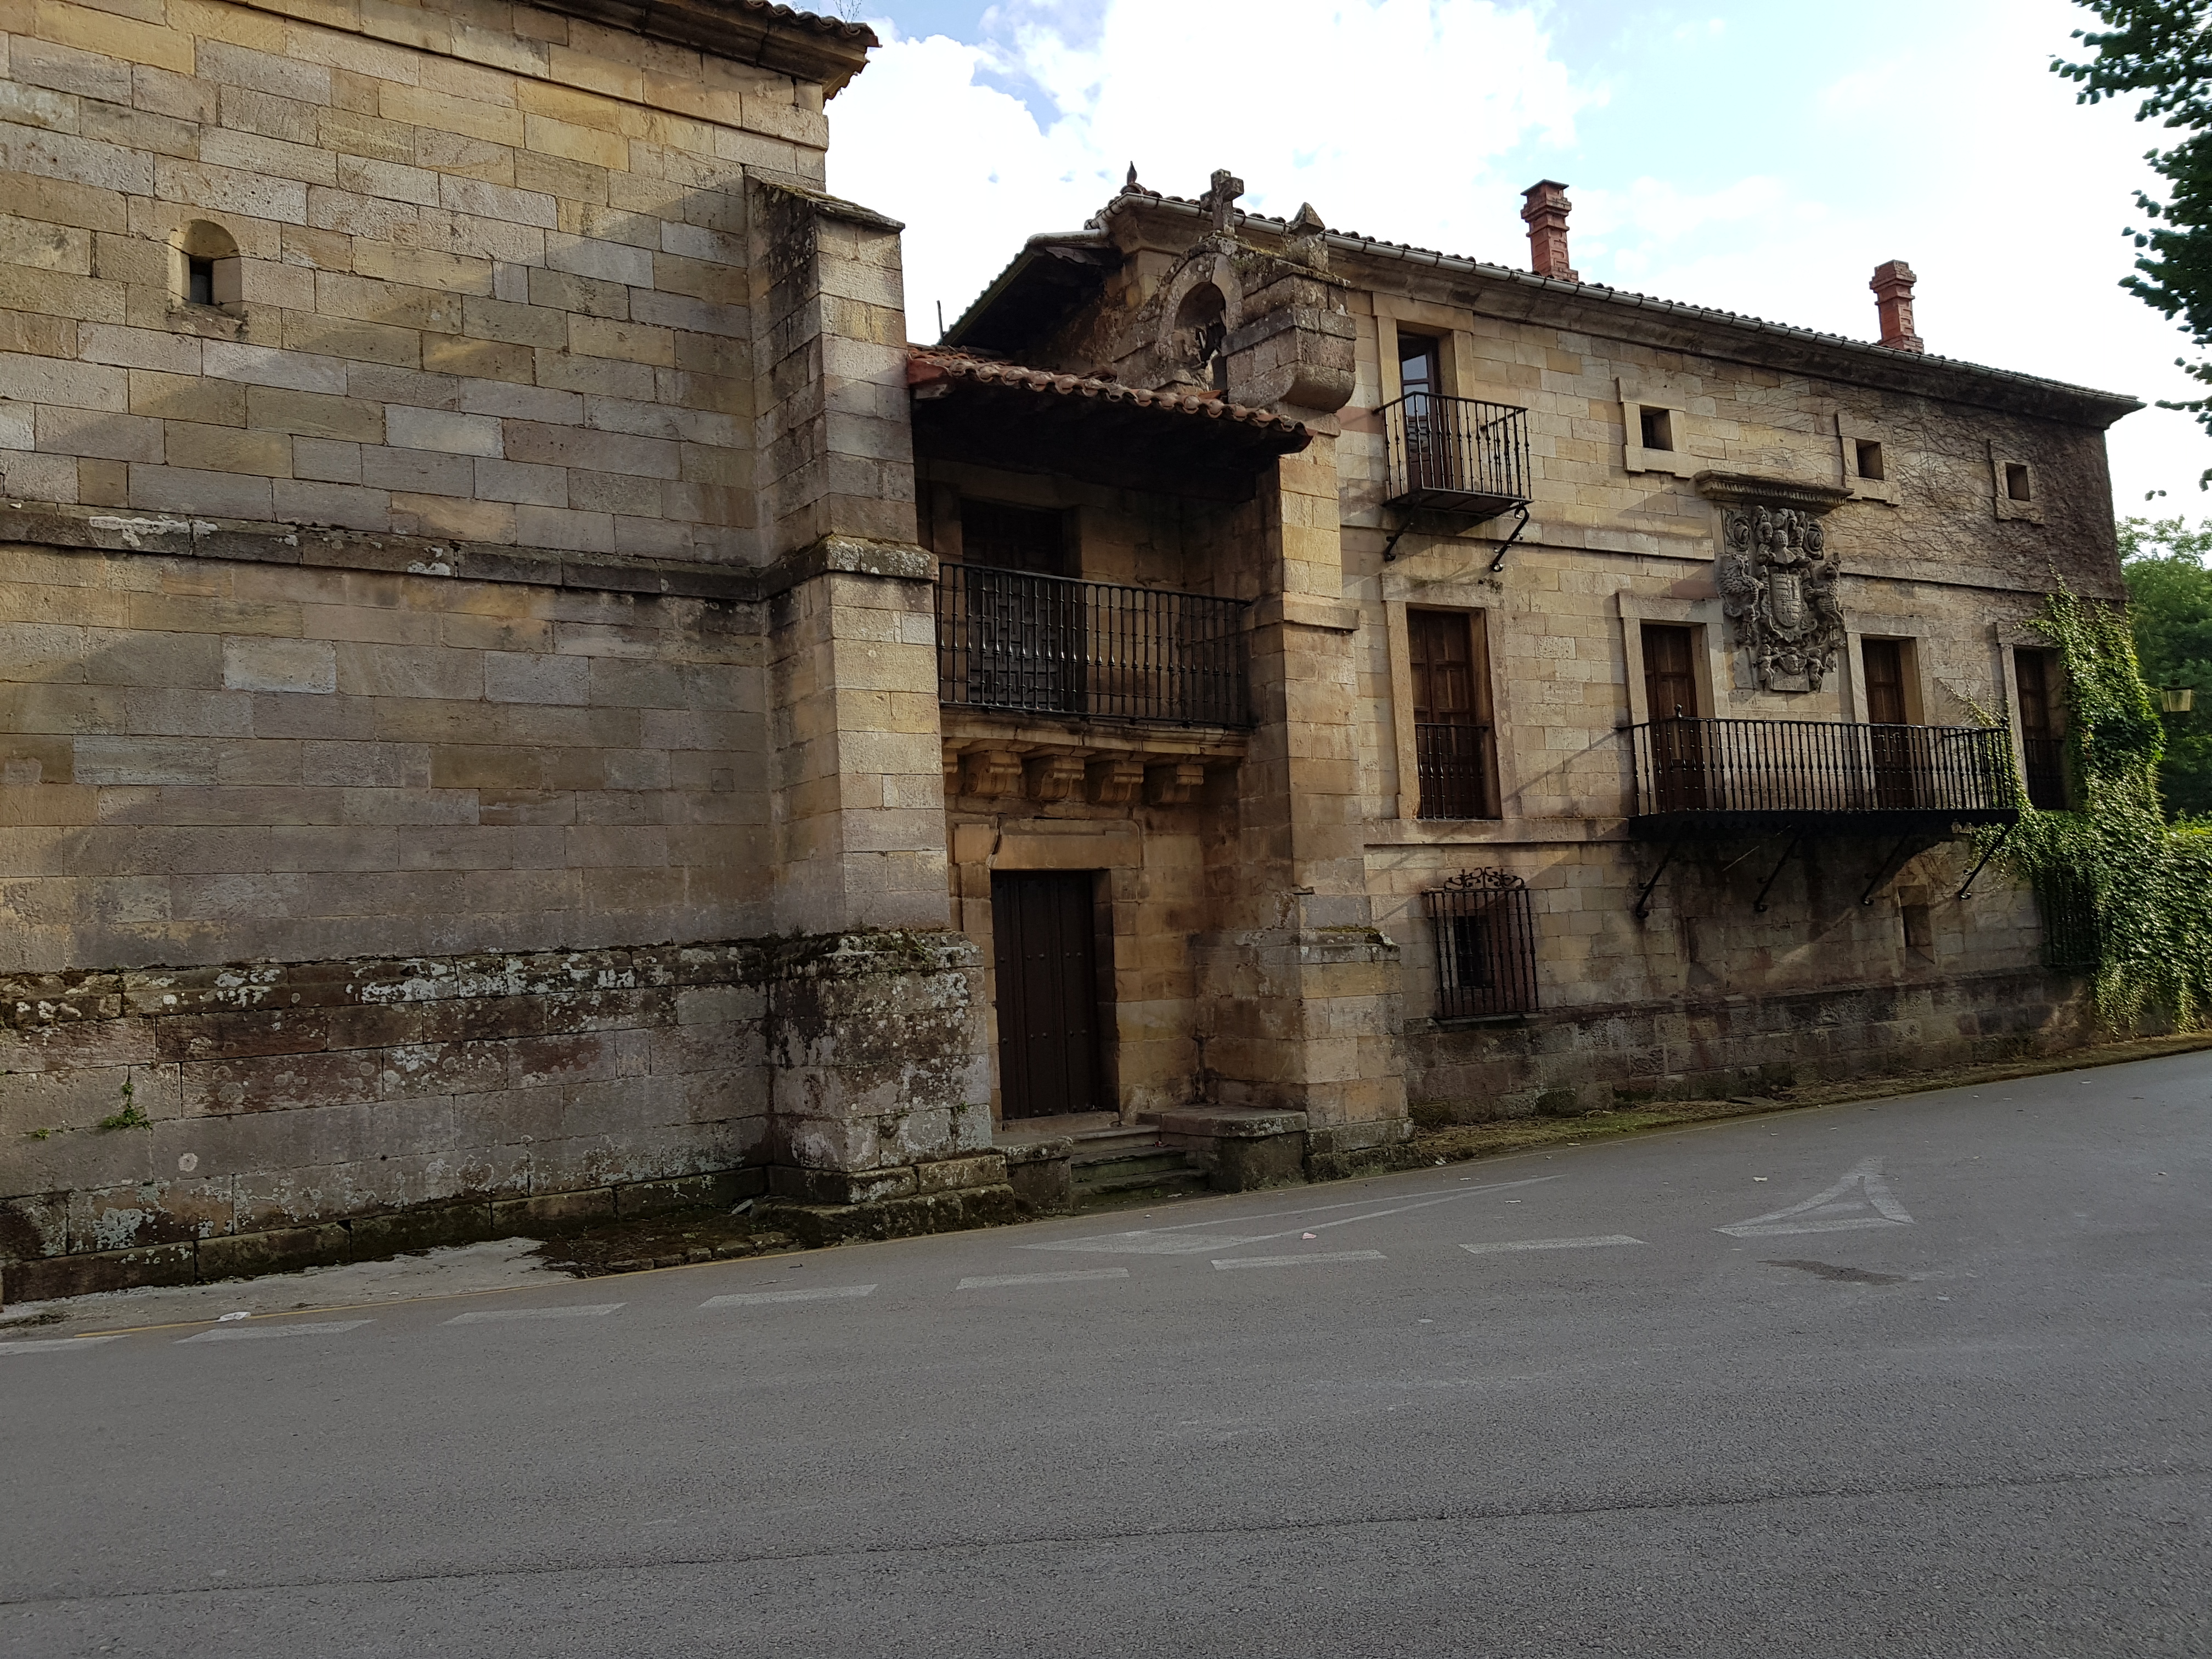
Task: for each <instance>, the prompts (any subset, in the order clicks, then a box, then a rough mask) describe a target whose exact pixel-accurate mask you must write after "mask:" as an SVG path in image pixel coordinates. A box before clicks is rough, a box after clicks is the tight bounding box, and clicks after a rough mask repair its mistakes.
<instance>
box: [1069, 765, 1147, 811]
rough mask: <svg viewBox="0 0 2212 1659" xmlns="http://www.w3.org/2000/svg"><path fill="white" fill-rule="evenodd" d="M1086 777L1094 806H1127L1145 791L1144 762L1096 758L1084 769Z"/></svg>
mask: <svg viewBox="0 0 2212 1659" xmlns="http://www.w3.org/2000/svg"><path fill="white" fill-rule="evenodd" d="M1084 777H1085V783H1086V785H1087V786H1088V787H1087V793H1089V795H1090V797H1091V804H1092V805H1094V806H1127V805H1129V803H1130V802H1132V801H1133V800H1135V799H1137V797H1138V796H1139V794H1140V793H1143V791H1144V787H1145V767H1144V763H1143V762H1141V761H1133V760H1122V759H1119V758H1109V759H1105V760H1095V761H1092V762H1091V764H1090V765H1089V766H1087V767H1085V769H1084Z"/></svg>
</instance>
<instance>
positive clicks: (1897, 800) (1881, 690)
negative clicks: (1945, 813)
mask: <svg viewBox="0 0 2212 1659" xmlns="http://www.w3.org/2000/svg"><path fill="white" fill-rule="evenodd" d="M1859 661H1860V664H1861V665H1862V666H1863V668H1864V669H1865V671H1866V690H1867V723H1868V724H1869V726H1874V727H1875V730H1874V731H1872V732H1869V733H1868V744H1869V749H1870V750H1871V751H1872V757H1873V761H1874V804H1875V806H1877V807H1878V808H1880V809H1881V811H1886V812H1898V811H1908V810H1910V809H1911V807H1913V806H1915V805H1917V804H1918V794H1917V790H1916V789H1915V788H1914V780H1913V775H1912V772H1913V769H1912V732H1911V730H1910V729H1909V726H1910V719H1909V716H1908V715H1907V714H1906V712H1905V711H1906V697H1905V645H1904V642H1903V641H1900V640H1862V641H1860V642H1859Z"/></svg>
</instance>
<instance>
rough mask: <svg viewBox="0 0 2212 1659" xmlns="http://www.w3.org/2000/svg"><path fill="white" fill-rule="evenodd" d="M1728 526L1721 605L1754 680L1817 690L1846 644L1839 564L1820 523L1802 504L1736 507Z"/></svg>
mask: <svg viewBox="0 0 2212 1659" xmlns="http://www.w3.org/2000/svg"><path fill="white" fill-rule="evenodd" d="M1722 527H1723V536H1724V538H1725V541H1726V546H1725V547H1724V548H1723V550H1722V553H1721V561H1720V572H1719V575H1720V590H1721V601H1722V608H1723V611H1726V612H1727V614H1728V616H1729V618H1730V619H1731V620H1732V621H1733V622H1734V623H1735V647H1736V649H1737V651H1738V652H1739V653H1741V661H1742V662H1743V664H1744V665H1745V667H1746V669H1747V671H1748V674H1749V678H1751V680H1752V681H1753V684H1756V685H1757V686H1758V687H1759V690H1763V691H1818V690H1820V683H1821V682H1822V681H1823V680H1824V679H1826V678H1827V677H1828V675H1829V674H1831V673H1832V672H1833V671H1834V670H1835V665H1836V653H1837V652H1838V651H1839V650H1841V649H1842V648H1843V646H1844V613H1843V607H1842V606H1841V605H1839V604H1838V602H1837V599H1836V578H1837V576H1838V574H1840V565H1839V562H1838V561H1837V560H1835V559H1833V558H1832V557H1830V556H1828V554H1827V552H1826V538H1825V537H1824V536H1823V534H1822V532H1821V530H1820V520H1819V519H1818V518H1817V517H1816V516H1814V514H1813V513H1807V512H1802V511H1801V510H1799V509H1798V508H1796V507H1755V506H1741V507H1736V506H1731V507H1723V509H1722Z"/></svg>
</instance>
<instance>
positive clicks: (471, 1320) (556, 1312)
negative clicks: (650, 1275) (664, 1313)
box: [446, 1302, 623, 1325]
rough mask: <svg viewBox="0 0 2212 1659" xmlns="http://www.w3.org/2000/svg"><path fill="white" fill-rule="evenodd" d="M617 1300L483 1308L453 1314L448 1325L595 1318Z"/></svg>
mask: <svg viewBox="0 0 2212 1659" xmlns="http://www.w3.org/2000/svg"><path fill="white" fill-rule="evenodd" d="M621 1306H623V1304H621V1303H619V1302H596V1303H573V1304H568V1306H565V1307H559V1308H485V1309H482V1310H478V1311H477V1312H475V1313H465V1314H455V1315H454V1316H453V1317H452V1318H451V1319H449V1320H447V1322H446V1323H447V1324H448V1325H489V1324H492V1323H495V1322H501V1321H506V1320H510V1319H597V1318H599V1316H601V1315H603V1314H611V1313H612V1312H613V1311H614V1310H616V1309H617V1308H619V1307H621Z"/></svg>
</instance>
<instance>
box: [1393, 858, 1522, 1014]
mask: <svg viewBox="0 0 2212 1659" xmlns="http://www.w3.org/2000/svg"><path fill="white" fill-rule="evenodd" d="M1421 908H1423V909H1425V910H1426V911H1427V912H1428V917H1429V924H1430V926H1431V927H1432V928H1434V930H1435V939H1436V942H1437V1018H1440V1019H1480V1018H1486V1017H1495V1016H1497V1015H1499V1014H1522V1013H1530V1012H1534V1010H1535V1007H1536V917H1535V909H1534V906H1533V905H1532V904H1531V903H1530V902H1529V898H1528V884H1526V883H1525V882H1523V881H1522V879H1521V878H1520V877H1518V876H1516V875H1512V874H1510V873H1508V872H1505V871H1504V870H1462V872H1460V873H1459V874H1458V875H1456V876H1454V877H1453V878H1451V879H1450V880H1449V881H1447V882H1446V883H1445V884H1443V886H1442V887H1438V888H1431V890H1429V891H1427V892H1425V893H1424V894H1422V895H1421Z"/></svg>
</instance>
